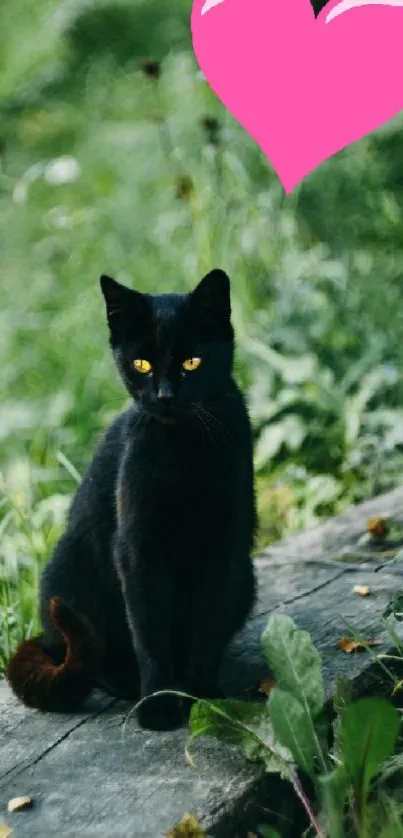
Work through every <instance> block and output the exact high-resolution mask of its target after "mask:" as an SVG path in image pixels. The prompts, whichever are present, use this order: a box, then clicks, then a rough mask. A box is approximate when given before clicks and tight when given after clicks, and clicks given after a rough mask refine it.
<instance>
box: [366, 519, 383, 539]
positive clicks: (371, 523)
mask: <svg viewBox="0 0 403 838" xmlns="http://www.w3.org/2000/svg"><path fill="white" fill-rule="evenodd" d="M367 532H369V533H371V535H374V536H375V538H385V536H386V535H387V534H388V522H387V520H386V519H385V518H368V521H367Z"/></svg>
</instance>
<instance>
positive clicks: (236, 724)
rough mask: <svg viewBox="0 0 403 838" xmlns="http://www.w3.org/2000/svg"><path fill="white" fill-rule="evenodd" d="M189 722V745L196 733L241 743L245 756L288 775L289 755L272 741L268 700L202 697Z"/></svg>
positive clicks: (237, 743)
mask: <svg viewBox="0 0 403 838" xmlns="http://www.w3.org/2000/svg"><path fill="white" fill-rule="evenodd" d="M189 725H190V731H191V736H190V740H189V743H188V744H189V745H190V744H191V742H192V741H193V740H194V739H195V738H196V737H197V736H213V737H214V738H215V739H219V740H220V741H222V742H227V743H228V744H230V745H238V746H241V747H242V748H243V751H244V753H245V756H246V758H247V759H249V760H251V761H253V762H256V761H258V762H263V763H264V766H265V769H266V771H269V772H275V773H279V774H281V776H282V777H287V778H288V776H289V767H290V766H291V765H292V756H291V754H290V753H289V752H288V751H286V749H285V748H283V747H282V746H281V745H280V744H278V743H277V742H276V741H275V737H274V732H273V727H272V724H271V720H270V715H269V711H268V709H267V703H261V702H247V701H236V700H235V699H219V700H217V701H207V700H206V699H202V700H200V701H198V702H196V704H194V705H193V707H192V709H191V713H190V720H189Z"/></svg>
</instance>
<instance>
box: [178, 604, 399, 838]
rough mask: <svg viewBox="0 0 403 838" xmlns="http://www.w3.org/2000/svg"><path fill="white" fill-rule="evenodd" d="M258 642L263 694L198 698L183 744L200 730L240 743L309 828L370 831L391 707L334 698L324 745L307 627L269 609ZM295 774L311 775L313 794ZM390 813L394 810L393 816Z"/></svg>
mask: <svg viewBox="0 0 403 838" xmlns="http://www.w3.org/2000/svg"><path fill="white" fill-rule="evenodd" d="M262 647H263V651H264V654H265V655H266V658H267V661H268V663H269V666H270V668H271V670H272V672H273V676H274V679H275V686H274V687H273V688H272V689H271V690H270V693H269V696H268V698H267V700H265V701H264V702H263V703H261V702H259V703H243V702H238V701H234V700H220V701H205V700H203V701H199V702H197V703H196V704H195V705H194V706H193V708H192V711H191V716H190V731H191V735H190V742H189V746H190V744H191V742H192V741H193V740H194V739H195V738H197V737H198V736H200V735H208V736H214V737H215V738H217V739H220V740H221V741H224V742H227V743H230V744H232V745H238V746H240V747H242V748H243V751H244V753H245V756H246V758H247V759H250V760H253V761H256V760H257V761H260V762H262V763H263V764H264V766H265V769H266V771H268V772H278V773H280V774H281V776H282V777H283V778H285V779H287V780H288V781H289V782H290V783H291V785H292V787H293V789H294V791H295V793H296V794H297V796H298V798H299V800H300V802H301V804H302V806H303V807H304V809H305V812H306V815H307V817H308V819H309V822H310V826H311V831H312V835H316V836H319V838H344V836H357V838H364V836H365V838H369V836H372V835H373V834H374V833H373V831H372V830H373V824H374V822H375V820H376V818H377V817H378V818H379V811H378V808H377V806H376V804H375V803H374V801H373V800H372V798H371V783H372V781H373V779H374V777H375V776H376V775H377V774H378V773H379V772H380V770H381V769H382V767H383V765H385V764H387V761H388V759H389V758H390V757H391V754H392V753H393V751H394V749H395V746H396V742H397V738H398V734H399V731H400V727H401V722H400V716H399V713H398V711H397V710H396V709H395V708H394V707H393V705H392V704H391V703H390V702H388V701H386V700H385V699H375V698H373V699H372V698H364V699H360V700H357V701H352V702H348V703H346V702H345V701H344V700H343V701H341V700H338V702H337V705H336V706H337V709H338V716H337V719H336V723H335V731H336V735H335V742H334V747H333V749H332V751H329V747H328V737H329V721H328V717H327V715H326V713H325V694H324V685H323V678H322V673H321V666H320V657H319V654H318V652H317V651H316V649H315V648H314V646H313V644H312V641H311V639H310V636H309V634H308V633H307V632H305V631H302V630H300V629H298V628H297V627H296V625H295V624H294V622H293V620H292V619H291V618H290V617H287V616H280V615H274V616H272V617H271V618H270V620H269V623H268V626H267V628H266V630H265V631H264V633H263V636H262ZM339 699H340V695H339ZM301 774H302V775H305V776H307V777H309V779H310V781H311V783H312V786H313V789H314V791H315V798H314V800H313V801H311V800H310V799H309V798H308V796H307V794H306V791H305V790H304V786H303V783H302V782H301ZM379 805H380V804H379ZM383 808H384V807H383ZM391 812H392V810H391ZM388 817H389V816H388ZM390 817H392V814H391V813H390ZM396 817H397V813H396V811H395V810H393V818H394V819H395V820H394V822H395V823H396ZM383 826H384V828H385V829H386V827H387V822H385V821H384V824H383ZM262 829H263V828H262ZM399 830H400V831H398V832H396V833H395V834H396V838H397V836H398V835H400V834H401V835H403V820H401V819H400V816H399ZM261 834H262V835H264V829H263V831H262V833H261ZM268 834H270V832H268ZM385 834H386V833H385Z"/></svg>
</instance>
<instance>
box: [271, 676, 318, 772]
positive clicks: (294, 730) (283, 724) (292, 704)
mask: <svg viewBox="0 0 403 838" xmlns="http://www.w3.org/2000/svg"><path fill="white" fill-rule="evenodd" d="M268 706H269V712H270V718H271V721H272V724H273V728H274V733H275V735H276V738H277V739H278V740H279V742H281V744H282V745H284V746H285V747H286V748H288V750H289V751H291V753H292V755H293V757H294V759H295V762H296V764H297V765H298V766H299V767H300V768H301V769H302V771H304V772H305V774H308V775H309V776H312V775H313V773H314V761H315V755H316V753H317V748H316V741H315V736H314V730H313V728H312V724H311V719H310V717H309V715H308V716H307V712H306V709H305V707H303V706H302V704H301V703H300V702H299V701H298V700H297V699H296V698H294V696H293V695H291V693H286V692H284V690H281V689H279V688H278V687H275V689H273V690H272V692H271V693H270V697H269V701H268Z"/></svg>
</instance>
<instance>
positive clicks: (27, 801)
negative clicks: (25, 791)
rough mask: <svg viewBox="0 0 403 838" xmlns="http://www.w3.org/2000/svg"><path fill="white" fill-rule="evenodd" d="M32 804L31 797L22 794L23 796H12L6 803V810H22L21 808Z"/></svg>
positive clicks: (27, 807) (26, 807)
mask: <svg viewBox="0 0 403 838" xmlns="http://www.w3.org/2000/svg"><path fill="white" fill-rule="evenodd" d="M30 806H32V798H31V797H27V796H26V795H24V796H23V797H13V798H12V799H11V800H9V801H8V803H7V811H8V812H22V811H23V809H29V807H30Z"/></svg>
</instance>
